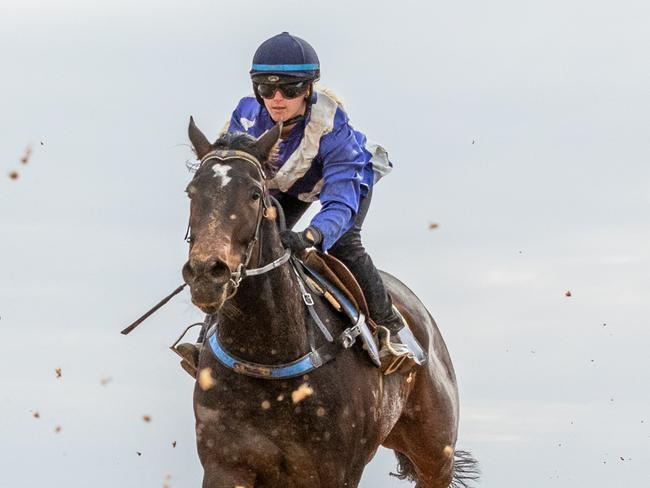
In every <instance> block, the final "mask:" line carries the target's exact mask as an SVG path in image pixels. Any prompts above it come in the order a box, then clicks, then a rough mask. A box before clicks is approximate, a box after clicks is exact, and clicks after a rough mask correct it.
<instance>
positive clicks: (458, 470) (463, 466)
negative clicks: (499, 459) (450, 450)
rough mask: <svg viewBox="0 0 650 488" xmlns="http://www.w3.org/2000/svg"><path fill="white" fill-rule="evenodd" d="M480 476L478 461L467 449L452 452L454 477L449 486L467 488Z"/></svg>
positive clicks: (451, 487)
mask: <svg viewBox="0 0 650 488" xmlns="http://www.w3.org/2000/svg"><path fill="white" fill-rule="evenodd" d="M480 476H481V470H480V468H479V466H478V461H477V460H476V459H474V458H473V457H472V454H471V453H470V452H468V451H455V452H454V478H453V480H452V481H451V485H449V487H450V488H461V487H463V488H469V487H470V486H471V483H472V482H473V481H477V480H478V479H479V477H480Z"/></svg>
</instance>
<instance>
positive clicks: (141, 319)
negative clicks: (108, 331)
mask: <svg viewBox="0 0 650 488" xmlns="http://www.w3.org/2000/svg"><path fill="white" fill-rule="evenodd" d="M185 286H187V283H183V284H182V285H181V286H179V287H178V288H176V289H175V290H174V291H173V292H171V293H170V294H169V295H167V296H166V297H165V298H163V299H162V300H160V301H159V302H158V303H157V304H156V305H154V306H153V308H152V309H151V310H149V311H148V312H147V313H145V314H144V315H143V316H142V317H140V318H139V319H138V320H136V321H135V322H133V323H132V324H131V325H129V326H128V327H127V328H126V329H124V330H123V331H122V332H121V333H122V334H124V335H127V334H128V333H129V332H131V331H132V330H133V329H135V328H136V327H137V326H138V325H140V324H141V323H142V322H144V321H145V320H146V319H147V318H149V316H150V315H152V314H153V313H154V312H155V311H156V310H158V309H159V308H160V307H162V306H163V305H164V304H165V303H167V302H168V301H169V300H171V299H172V298H173V297H174V296H176V295H178V294H179V293H180V292H181V291H182V290H183V288H185Z"/></svg>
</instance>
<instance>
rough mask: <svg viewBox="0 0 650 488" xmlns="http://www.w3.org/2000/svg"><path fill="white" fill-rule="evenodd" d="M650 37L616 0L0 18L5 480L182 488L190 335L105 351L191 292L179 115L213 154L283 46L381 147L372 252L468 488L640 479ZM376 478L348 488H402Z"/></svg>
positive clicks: (642, 10) (647, 433)
mask: <svg viewBox="0 0 650 488" xmlns="http://www.w3.org/2000/svg"><path fill="white" fill-rule="evenodd" d="M648 25H650V6H649V4H648V3H647V2H644V1H631V0H622V1H619V2H605V1H601V0H595V1H586V0H584V1H577V0H562V1H559V0H549V1H545V2H529V1H516V0H511V1H508V0H495V1H491V2H484V1H483V2H482V1H469V0H466V1H461V2H438V1H436V2H415V1H408V0H402V1H399V2H395V1H391V2H384V1H372V2H370V1H358V2H350V1H345V2H343V1H338V0H336V1H330V2H326V3H325V2H321V3H313V2H295V1H287V0H278V1H275V2H259V1H254V2H253V1H246V2H245V1H239V2H228V3H225V2H220V1H211V2H209V1H195V0H189V1H185V2H181V1H157V2H153V1H139V2H127V1H126V0H112V1H110V2H109V1H103V0H102V1H95V2H88V1H81V0H60V1H58V2H45V1H40V2H39V1H30V0H27V1H26V0H20V1H18V0H3V2H2V4H0V62H1V65H0V66H1V72H0V73H1V77H0V88H1V89H0V251H1V252H0V332H1V333H2V339H3V341H2V342H3V347H2V353H1V354H0V386H1V388H0V413H1V415H0V439H1V442H0V486H2V487H10V488H35V487H39V486H56V487H70V488H76V487H79V488H82V487H83V488H86V487H88V486H93V487H97V488H109V487H111V488H113V487H121V488H135V487H138V488H141V487H161V486H163V484H165V483H167V484H168V485H169V486H171V487H196V486H199V485H200V480H201V473H202V471H201V467H200V464H199V461H198V457H197V455H196V450H195V447H194V430H193V414H192V408H191V407H192V387H193V384H192V381H191V380H190V378H189V377H188V376H187V375H186V374H185V373H184V372H182V371H181V370H180V368H179V367H178V366H177V361H176V358H175V356H174V355H173V354H172V353H171V352H170V351H169V350H168V349H167V346H168V345H169V344H171V343H172V342H173V341H174V340H175V338H176V336H177V334H178V333H179V332H180V330H181V329H182V328H183V327H184V326H185V325H186V324H189V323H190V322H192V321H195V320H197V319H200V317H201V314H200V313H199V312H198V311H197V310H195V309H194V307H193V306H192V305H191V303H190V300H189V295H188V294H185V293H184V294H182V295H180V296H179V297H177V298H176V299H175V300H174V301H173V302H172V303H171V304H170V305H169V306H167V307H165V308H164V309H162V310H161V311H160V312H158V313H157V314H156V315H155V316H154V317H152V318H151V319H150V320H149V321H147V322H146V323H145V324H144V325H142V326H141V328H139V329H138V330H137V331H136V332H134V333H133V334H132V335H130V336H128V337H126V338H125V337H123V336H120V335H119V331H120V330H121V329H122V328H123V327H124V326H126V325H127V324H128V323H130V321H132V320H133V319H135V318H136V317H137V316H138V315H139V314H141V313H143V312H144V311H146V310H147V309H148V308H149V307H150V306H151V305H153V304H154V303H155V302H157V301H158V300H159V299H160V298H161V297H162V296H164V295H165V294H167V293H168V292H170V291H171V290H172V289H174V288H175V287H176V286H177V285H178V284H180V282H181V276H180V269H181V266H182V264H183V262H184V261H185V259H186V254H187V248H186V244H185V243H184V242H183V240H182V237H183V234H184V231H185V225H186V219H187V214H188V202H187V198H186V196H185V194H184V192H183V190H184V188H185V185H186V183H187V181H188V178H189V174H188V173H187V170H186V169H185V161H186V160H187V159H189V158H190V157H191V154H190V150H189V148H188V146H187V136H186V127H187V122H188V118H189V115H190V114H192V115H193V116H194V118H195V120H196V122H197V124H198V125H199V127H201V128H202V129H203V130H204V131H205V132H206V133H207V134H211V135H216V133H217V131H218V130H219V128H220V127H221V125H222V124H223V122H224V120H225V119H226V117H228V116H229V113H230V112H231V111H232V109H233V108H234V106H235V105H236V103H237V100H238V99H239V98H240V97H241V96H243V95H246V94H247V93H249V91H250V86H249V80H248V69H249V68H250V60H251V57H252V54H253V52H254V50H255V48H256V47H257V45H258V44H259V43H260V42H262V41H263V40H264V39H266V38H268V37H270V36H272V35H274V34H276V33H278V32H281V31H284V30H288V31H289V32H291V33H294V34H296V35H299V36H301V37H303V38H305V39H307V40H308V41H309V42H310V43H312V44H313V45H314V47H315V48H316V50H317V51H318V53H319V56H320V59H321V64H322V83H323V84H324V85H327V86H329V87H331V88H332V89H334V90H335V91H336V92H337V93H339V94H340V96H341V97H342V98H343V100H344V102H345V104H346V108H347V110H348V113H349V115H350V118H351V121H352V124H353V125H354V127H355V128H357V129H359V130H361V131H363V132H365V133H366V134H367V135H368V137H369V138H370V139H373V140H377V141H379V142H381V143H382V144H383V145H384V146H385V147H386V148H387V149H388V150H389V152H390V155H391V159H392V160H393V162H394V164H395V170H394V172H393V173H392V174H391V175H390V176H388V177H386V178H385V179H384V180H382V181H381V183H380V184H379V186H378V187H377V189H376V191H375V195H374V198H373V204H372V207H371V211H370V214H369V217H368V219H367V220H366V226H365V230H364V239H365V244H366V247H367V248H368V249H369V251H370V253H371V255H372V256H373V258H374V260H375V262H376V263H377V264H378V265H379V266H380V267H382V268H384V269H386V270H388V271H391V272H393V273H394V274H395V275H397V276H399V277H400V278H401V279H402V280H403V281H405V282H406V283H407V284H408V285H409V286H410V287H411V288H412V289H413V290H414V291H415V292H416V293H417V294H418V295H419V296H420V297H421V298H422V300H423V301H424V302H425V303H426V304H427V306H428V307H429V310H430V311H431V313H432V314H433V316H434V317H435V318H436V320H437V321H438V324H439V326H440V328H441V330H442V332H443V335H444V338H445V340H446V342H447V345H448V347H449V349H450V352H451V356H452V359H453V362H454V366H455V368H456V372H457V376H458V381H459V386H460V398H461V425H460V439H459V444H458V445H459V447H460V448H463V449H467V450H470V451H472V452H473V453H474V455H475V457H476V458H477V459H478V460H479V461H480V462H481V465H482V468H483V472H484V475H483V483H482V485H481V486H484V487H499V488H515V487H520V486H526V487H528V488H541V487H543V488H547V487H586V486H589V487H611V486H647V485H649V484H650V474H649V471H648V469H647V466H648V464H649V463H650V410H649V409H650V388H648V383H649V378H648V376H649V375H648V371H649V368H650V356H649V354H648V350H649V348H650V327H649V326H650V324H649V323H648V320H649V319H648V317H649V316H650V250H649V249H650V156H649V155H650V91H649V87H650V64H649V63H648V49H649V48H650V30H649V29H648ZM27 147H31V149H32V153H31V155H30V157H29V162H28V163H27V164H26V165H23V164H21V162H20V159H21V157H22V156H23V154H24V152H25V150H26V148H27ZM12 171H17V172H18V178H17V179H15V180H13V179H10V177H9V174H10V172H12ZM314 211H315V209H314ZM433 223H436V224H439V226H438V228H436V229H434V230H430V224H433ZM567 291H570V293H571V296H570V297H567V296H566V292H567ZM55 368H61V372H62V377H61V378H59V379H57V378H56V377H55V376H56V375H55ZM351 374H353V372H351ZM102 381H103V382H104V383H105V384H102ZM36 412H38V415H39V418H35V417H34V414H35V413H36ZM143 415H149V416H151V421H150V422H144V421H143V420H142V418H143ZM57 426H59V427H60V431H59V432H56V429H57ZM173 442H176V447H173V445H172V443H173ZM138 452H139V453H141V455H138V454H137V453H138ZM394 466H395V463H394V460H393V456H392V453H389V452H388V451H380V453H379V454H378V456H377V457H376V458H375V460H374V461H373V463H372V464H371V465H370V466H369V467H368V468H367V471H366V473H365V476H364V479H363V481H362V483H361V486H362V487H363V488H373V487H389V488H392V487H406V486H408V485H407V484H405V483H401V482H398V481H396V480H395V479H394V478H389V477H388V475H387V473H388V472H389V471H390V470H393V469H394ZM167 476H170V477H171V478H170V479H167Z"/></svg>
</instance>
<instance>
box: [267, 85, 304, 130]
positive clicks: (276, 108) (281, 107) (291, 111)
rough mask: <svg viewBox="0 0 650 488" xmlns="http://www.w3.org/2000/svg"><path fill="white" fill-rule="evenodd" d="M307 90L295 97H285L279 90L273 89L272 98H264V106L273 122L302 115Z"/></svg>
mask: <svg viewBox="0 0 650 488" xmlns="http://www.w3.org/2000/svg"><path fill="white" fill-rule="evenodd" d="M309 92H310V90H307V91H306V92H305V93H302V94H300V95H298V96H297V97H296V98H285V97H284V95H283V94H282V91H281V90H275V93H274V94H273V98H264V106H265V107H266V110H268V111H269V115H271V118H272V119H273V122H279V121H280V120H289V119H290V118H291V117H295V116H296V115H304V113H305V110H306V109H307V97H308V96H309Z"/></svg>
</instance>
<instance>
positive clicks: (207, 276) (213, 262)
mask: <svg viewBox="0 0 650 488" xmlns="http://www.w3.org/2000/svg"><path fill="white" fill-rule="evenodd" d="M182 272H183V280H185V283H187V284H188V285H189V287H190V291H191V293H192V303H194V305H196V306H197V307H199V308H200V309H201V310H202V311H203V312H205V313H214V312H216V311H217V310H218V309H219V308H221V305H223V302H224V301H225V299H226V290H227V288H228V286H227V285H228V282H229V281H230V276H231V274H230V268H228V265H226V263H224V262H223V261H221V260H220V259H217V258H209V259H207V260H198V259H192V258H190V260H189V261H188V262H187V263H185V265H184V266H183V271H182Z"/></svg>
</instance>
